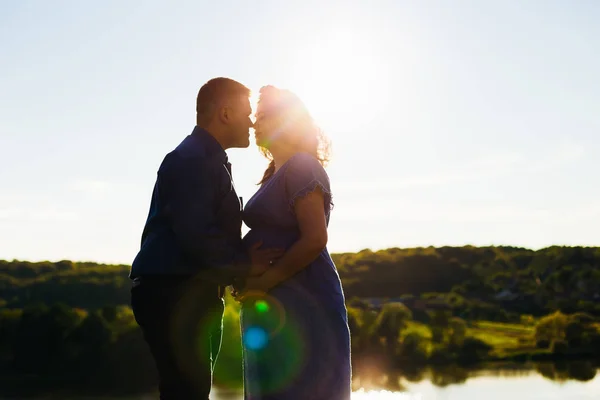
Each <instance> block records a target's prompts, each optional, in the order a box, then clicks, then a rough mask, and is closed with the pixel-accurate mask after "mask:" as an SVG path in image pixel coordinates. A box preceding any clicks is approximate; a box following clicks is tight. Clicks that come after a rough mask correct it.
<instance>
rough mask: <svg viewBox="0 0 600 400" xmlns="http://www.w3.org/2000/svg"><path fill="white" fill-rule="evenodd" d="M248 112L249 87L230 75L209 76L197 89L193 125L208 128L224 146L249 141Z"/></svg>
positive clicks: (250, 125)
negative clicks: (222, 76) (210, 77)
mask: <svg viewBox="0 0 600 400" xmlns="http://www.w3.org/2000/svg"><path fill="white" fill-rule="evenodd" d="M250 114H252V107H251V106H250V89H248V88H247V87H246V86H244V85H242V84H241V83H239V82H237V81H234V80H233V79H229V78H214V79H211V80H209V81H208V82H206V83H205V84H204V85H203V86H202V87H201V88H200V91H199V92H198V97H197V99H196V125H198V126H199V127H201V128H204V129H206V130H207V131H208V132H210V133H211V134H212V135H213V136H214V137H215V138H216V139H217V140H218V141H219V143H220V144H221V146H223V148H224V149H228V148H231V147H248V146H249V145H250V128H251V127H252V120H251V119H250Z"/></svg>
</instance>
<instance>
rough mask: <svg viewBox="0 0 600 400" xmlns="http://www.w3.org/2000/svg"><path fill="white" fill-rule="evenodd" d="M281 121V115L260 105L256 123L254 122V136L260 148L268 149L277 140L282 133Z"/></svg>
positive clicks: (257, 110)
mask: <svg viewBox="0 0 600 400" xmlns="http://www.w3.org/2000/svg"><path fill="white" fill-rule="evenodd" d="M281 120H282V119H281V115H279V114H277V113H274V112H273V111H272V110H268V109H267V107H264V106H262V105H261V104H260V103H258V107H257V109H256V121H255V122H254V136H255V138H256V144H257V145H258V146H261V147H268V145H269V144H271V143H273V141H275V140H276V139H277V136H279V134H280V133H281V127H282V124H281Z"/></svg>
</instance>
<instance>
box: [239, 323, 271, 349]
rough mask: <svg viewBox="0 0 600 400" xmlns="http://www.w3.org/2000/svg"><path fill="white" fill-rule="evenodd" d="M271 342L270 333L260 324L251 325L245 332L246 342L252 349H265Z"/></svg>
mask: <svg viewBox="0 0 600 400" xmlns="http://www.w3.org/2000/svg"><path fill="white" fill-rule="evenodd" d="M268 343H269V335H268V334H267V332H266V331H265V330H264V329H263V328H261V327H259V326H250V327H248V328H247V329H246V331H245V332H244V344H245V345H246V347H248V348H249V349H251V350H260V349H264V348H265V346H267V344H268Z"/></svg>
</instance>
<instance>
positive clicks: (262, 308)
mask: <svg viewBox="0 0 600 400" xmlns="http://www.w3.org/2000/svg"><path fill="white" fill-rule="evenodd" d="M254 307H255V308H256V311H257V312H259V313H261V314H263V313H266V312H269V309H270V308H271V307H269V303H267V302H266V300H258V301H257V302H256V303H255V304H254Z"/></svg>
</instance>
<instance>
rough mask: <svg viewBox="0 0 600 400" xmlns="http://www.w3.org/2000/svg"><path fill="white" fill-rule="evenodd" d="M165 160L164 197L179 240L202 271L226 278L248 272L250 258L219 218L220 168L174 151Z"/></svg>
mask: <svg viewBox="0 0 600 400" xmlns="http://www.w3.org/2000/svg"><path fill="white" fill-rule="evenodd" d="M165 161H166V162H165V165H164V170H163V171H161V174H162V176H161V192H162V193H161V197H162V198H163V199H164V201H165V202H166V204H165V205H166V210H167V216H168V218H169V221H170V223H171V227H172V229H173V232H174V233H175V236H176V237H177V240H178V242H179V243H180V245H181V247H182V248H183V250H184V252H185V253H186V254H187V255H188V256H189V257H190V258H191V259H193V260H194V261H195V262H197V263H198V265H199V266H200V267H201V269H200V270H199V271H198V272H199V273H201V274H202V273H204V271H206V273H207V277H209V278H213V279H216V278H218V279H219V280H223V279H224V280H225V281H226V282H230V281H232V280H233V278H236V277H244V276H246V275H247V273H248V270H249V268H250V265H251V262H250V258H249V257H248V255H247V253H246V252H245V251H244V249H243V248H242V246H241V245H240V243H233V242H232V241H231V239H230V238H228V237H227V235H226V234H225V232H223V230H222V229H221V228H220V227H219V226H218V224H217V221H216V210H217V208H218V204H217V201H218V199H217V191H218V186H217V185H218V179H219V176H218V172H217V171H216V170H213V169H212V168H214V167H211V166H210V165H209V164H208V163H206V162H205V161H203V160H201V159H198V158H184V157H180V156H178V155H177V154H170V155H169V156H167V159H166V160H165ZM215 274H216V275H217V276H215Z"/></svg>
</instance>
